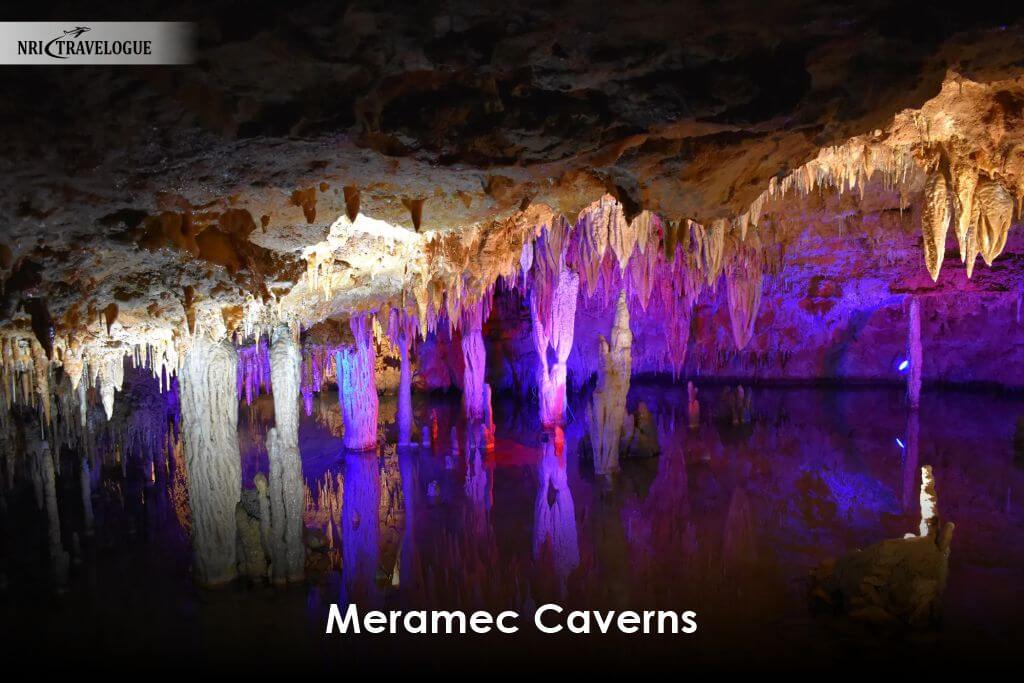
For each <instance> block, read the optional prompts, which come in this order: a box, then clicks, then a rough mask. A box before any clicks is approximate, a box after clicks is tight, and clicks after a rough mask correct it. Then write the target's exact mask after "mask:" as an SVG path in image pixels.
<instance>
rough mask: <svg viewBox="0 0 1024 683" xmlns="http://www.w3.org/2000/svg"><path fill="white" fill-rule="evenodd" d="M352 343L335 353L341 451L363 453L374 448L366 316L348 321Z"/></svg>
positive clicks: (374, 420) (372, 382)
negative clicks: (341, 421)
mask: <svg viewBox="0 0 1024 683" xmlns="http://www.w3.org/2000/svg"><path fill="white" fill-rule="evenodd" d="M350 325H351V327H352V334H353V336H354V337H355V343H353V344H351V345H349V346H346V347H344V348H343V349H342V350H340V351H338V352H337V357H336V363H337V368H338V370H337V372H338V400H339V401H341V406H342V415H343V417H344V420H345V434H344V441H345V448H347V449H349V450H353V451H365V450H369V449H371V448H373V447H374V446H376V445H377V408H378V398H377V385H376V382H375V379H374V373H373V369H374V346H373V328H372V326H371V323H370V320H369V318H368V317H367V316H356V317H353V318H352V319H351V320H350Z"/></svg>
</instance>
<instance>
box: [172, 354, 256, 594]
mask: <svg viewBox="0 0 1024 683" xmlns="http://www.w3.org/2000/svg"><path fill="white" fill-rule="evenodd" d="M237 371H238V356H237V354H236V353H235V349H234V347H233V346H231V345H230V344H229V343H227V342H213V341H210V340H208V339H206V338H205V337H203V336H196V337H195V338H194V339H193V341H192V347H191V348H190V349H189V351H188V352H187V353H186V354H185V359H184V363H183V365H182V369H181V417H182V427H181V430H182V439H183V441H184V448H185V466H186V471H187V474H188V496H189V504H190V506H191V509H192V543H193V552H194V554H195V570H196V577H197V579H198V582H199V583H200V584H202V585H208V586H214V585H219V584H224V583H227V582H229V581H231V580H232V579H234V578H235V576H236V575H237V567H236V566H235V558H236V553H235V534H236V521H235V504H236V503H237V502H238V500H239V498H240V496H241V477H242V471H241V460H240V455H239V448H238V398H237V395H236V387H235V379H236V373H237Z"/></svg>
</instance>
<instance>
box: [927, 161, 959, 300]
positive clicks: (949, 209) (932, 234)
mask: <svg viewBox="0 0 1024 683" xmlns="http://www.w3.org/2000/svg"><path fill="white" fill-rule="evenodd" d="M952 216H953V196H952V193H951V192H950V191H949V186H948V184H947V183H946V176H945V174H943V173H942V172H941V171H937V170H936V171H932V173H931V174H930V175H929V176H928V180H927V182H925V186H924V207H923V209H922V211H921V242H922V245H923V246H924V262H925V265H926V266H927V267H928V273H929V274H930V275H931V276H932V280H933V281H935V280H938V279H939V272H940V271H941V270H942V259H943V257H944V256H945V254H946V233H947V232H948V231H949V221H950V219H951V218H952Z"/></svg>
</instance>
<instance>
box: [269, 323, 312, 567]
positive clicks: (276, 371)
mask: <svg viewBox="0 0 1024 683" xmlns="http://www.w3.org/2000/svg"><path fill="white" fill-rule="evenodd" d="M301 367H302V354H301V352H300V351H299V346H298V344H296V343H295V340H294V338H293V337H292V334H291V330H289V329H288V327H287V326H283V325H282V326H280V327H278V328H277V329H276V330H275V331H274V336H273V344H272V346H271V347H270V377H271V387H272V388H273V396H274V422H275V425H276V426H275V427H274V428H273V429H271V430H270V432H269V433H268V434H267V455H268V459H269V461H270V481H269V487H268V488H269V495H270V519H269V520H265V522H269V524H268V525H267V527H266V528H267V529H268V534H267V535H268V540H269V543H268V545H269V547H268V548H267V550H268V551H269V554H270V577H271V580H272V581H274V582H275V583H285V582H288V581H301V580H302V578H303V576H304V574H305V566H306V549H305V546H303V543H302V512H303V507H304V502H305V491H304V488H303V481H302V460H301V459H300V458H299V383H300V372H301Z"/></svg>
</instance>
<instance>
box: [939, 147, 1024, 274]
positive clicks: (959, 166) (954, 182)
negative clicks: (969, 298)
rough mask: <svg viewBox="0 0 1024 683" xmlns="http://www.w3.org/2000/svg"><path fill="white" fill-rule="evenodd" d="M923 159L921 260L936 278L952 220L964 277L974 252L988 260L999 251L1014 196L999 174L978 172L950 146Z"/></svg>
mask: <svg viewBox="0 0 1024 683" xmlns="http://www.w3.org/2000/svg"><path fill="white" fill-rule="evenodd" d="M928 163H929V166H930V168H929V172H928V178H927V180H926V181H925V187H924V206H923V207H922V211H921V242H922V246H923V248H924V258H925V265H926V266H927V267H928V273H929V274H930V275H931V277H932V280H938V279H939V272H940V271H941V270H942V260H943V257H944V255H945V251H946V235H947V234H948V232H949V227H950V224H952V225H953V228H954V232H955V235H956V241H957V244H958V245H959V248H960V260H961V261H962V262H963V263H964V264H965V265H966V269H967V277H968V278H970V277H971V276H972V275H973V274H974V264H975V262H976V261H977V258H978V256H979V254H980V255H981V258H982V260H983V261H984V262H985V265H988V266H991V265H992V261H994V260H995V259H996V257H998V256H999V255H1000V254H1001V253H1002V252H1003V248H1004V247H1005V246H1006V238H1007V236H1008V235H1009V232H1010V224H1011V223H1012V222H1013V214H1014V208H1015V206H1016V203H1017V202H1016V200H1015V198H1014V196H1013V194H1012V193H1011V191H1010V190H1009V189H1007V186H1006V185H1005V184H1004V183H1003V182H1002V181H1001V180H1000V179H998V178H994V177H990V176H988V175H986V174H983V173H981V172H979V170H978V169H977V168H976V167H975V165H974V164H972V163H971V162H970V160H969V159H965V158H963V155H962V152H961V151H960V150H959V149H958V148H957V147H956V146H950V147H944V146H941V145H939V146H936V151H935V153H934V154H933V155H932V159H931V160H930V161H929V162H928Z"/></svg>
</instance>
